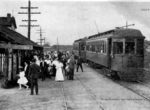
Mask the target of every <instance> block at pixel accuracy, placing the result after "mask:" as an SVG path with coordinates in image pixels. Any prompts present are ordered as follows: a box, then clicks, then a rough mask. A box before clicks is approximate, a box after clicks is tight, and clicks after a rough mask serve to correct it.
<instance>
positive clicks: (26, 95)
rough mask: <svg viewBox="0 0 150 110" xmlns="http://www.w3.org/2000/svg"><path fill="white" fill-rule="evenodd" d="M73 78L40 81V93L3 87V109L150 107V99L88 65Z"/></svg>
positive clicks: (0, 92) (0, 93)
mask: <svg viewBox="0 0 150 110" xmlns="http://www.w3.org/2000/svg"><path fill="white" fill-rule="evenodd" d="M83 68H84V72H81V70H80V69H79V72H75V76H74V80H73V81H72V80H65V81H64V82H56V81H54V78H52V79H46V80H45V81H41V80H39V95H30V90H26V89H22V90H19V89H18V88H17V87H16V88H13V89H2V88H0V110H149V109H150V102H149V101H148V100H145V99H144V98H142V97H141V96H139V95H137V94H135V93H134V92H132V91H130V90H128V89H126V88H124V87H122V86H120V85H119V84H117V83H115V82H114V81H112V80H111V79H109V78H107V77H105V76H103V75H101V74H100V72H102V71H96V70H94V69H92V68H91V67H89V66H87V65H83Z"/></svg>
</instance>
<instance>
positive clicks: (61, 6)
mask: <svg viewBox="0 0 150 110" xmlns="http://www.w3.org/2000/svg"><path fill="white" fill-rule="evenodd" d="M26 6H28V0H1V2H0V16H6V15H7V13H11V14H12V15H13V16H14V17H15V19H16V23H17V30H16V31H17V32H19V33H21V34H22V35H24V36H26V37H27V28H26V27H19V25H23V24H27V23H26V22H22V19H27V15H22V14H18V12H27V10H26V9H20V7H26ZM31 6H32V7H39V8H38V9H32V10H31V11H32V12H41V14H38V15H35V14H34V15H32V16H31V19H36V20H37V22H32V24H34V25H40V27H41V28H42V31H43V34H42V36H43V37H45V39H46V42H48V43H49V44H50V45H54V44H57V39H58V43H59V44H61V45H72V44H73V42H74V40H77V39H79V38H84V37H88V36H91V35H93V34H96V33H98V32H104V31H108V30H110V29H115V27H120V26H124V25H126V22H128V24H135V26H131V27H130V28H134V29H139V30H140V31H141V32H142V34H143V35H144V36H145V37H146V39H147V40H150V2H148V0H147V1H142V2H140V1H139V0H134V1H128V0H126V1H122V0H116V1H114V0H102V1H100V0H97V1H89V0H88V1H86V0H82V1H81V0H73V1H71V0H66V1H63V0H59V1H54V0H31ZM40 27H32V28H31V40H33V41H34V42H39V38H40V35H39V33H38V30H39V29H40Z"/></svg>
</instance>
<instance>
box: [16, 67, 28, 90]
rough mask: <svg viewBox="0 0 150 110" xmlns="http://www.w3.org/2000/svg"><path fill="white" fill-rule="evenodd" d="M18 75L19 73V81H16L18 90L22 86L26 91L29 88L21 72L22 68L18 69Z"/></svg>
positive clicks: (23, 73)
mask: <svg viewBox="0 0 150 110" xmlns="http://www.w3.org/2000/svg"><path fill="white" fill-rule="evenodd" d="M19 69H20V73H19V79H18V81H17V83H18V84H19V89H21V88H22V85H24V86H25V87H26V88H27V89H28V88H29V86H28V85H27V82H28V80H27V78H26V77H25V72H24V71H23V68H22V67H20V68H19Z"/></svg>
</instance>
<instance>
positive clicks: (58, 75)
mask: <svg viewBox="0 0 150 110" xmlns="http://www.w3.org/2000/svg"><path fill="white" fill-rule="evenodd" d="M53 64H54V65H55V66H56V76H55V81H64V76H63V72H62V68H63V63H61V62H60V61H59V60H54V62H53Z"/></svg>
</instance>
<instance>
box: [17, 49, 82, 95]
mask: <svg viewBox="0 0 150 110" xmlns="http://www.w3.org/2000/svg"><path fill="white" fill-rule="evenodd" d="M75 64H76V65H77V66H76V67H77V68H76V71H77V72H78V68H79V67H80V68H81V70H82V72H83V68H82V59H81V57H80V56H79V57H76V56H75V55H74V54H73V53H70V52H69V51H67V52H57V51H54V52H51V53H50V54H48V55H45V56H43V57H41V58H39V57H38V56H37V55H35V56H34V57H33V59H32V60H31V61H28V60H27V61H26V60H25V62H24V66H20V72H19V75H18V76H19V78H18V81H17V83H18V84H19V89H21V88H22V85H24V86H25V87H26V88H27V89H28V88H29V87H30V88H31V95H33V94H34V88H35V93H36V94H38V79H41V80H42V81H44V80H45V79H46V78H50V79H53V77H54V80H55V81H58V82H61V81H64V80H65V79H67V80H74V70H75Z"/></svg>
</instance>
